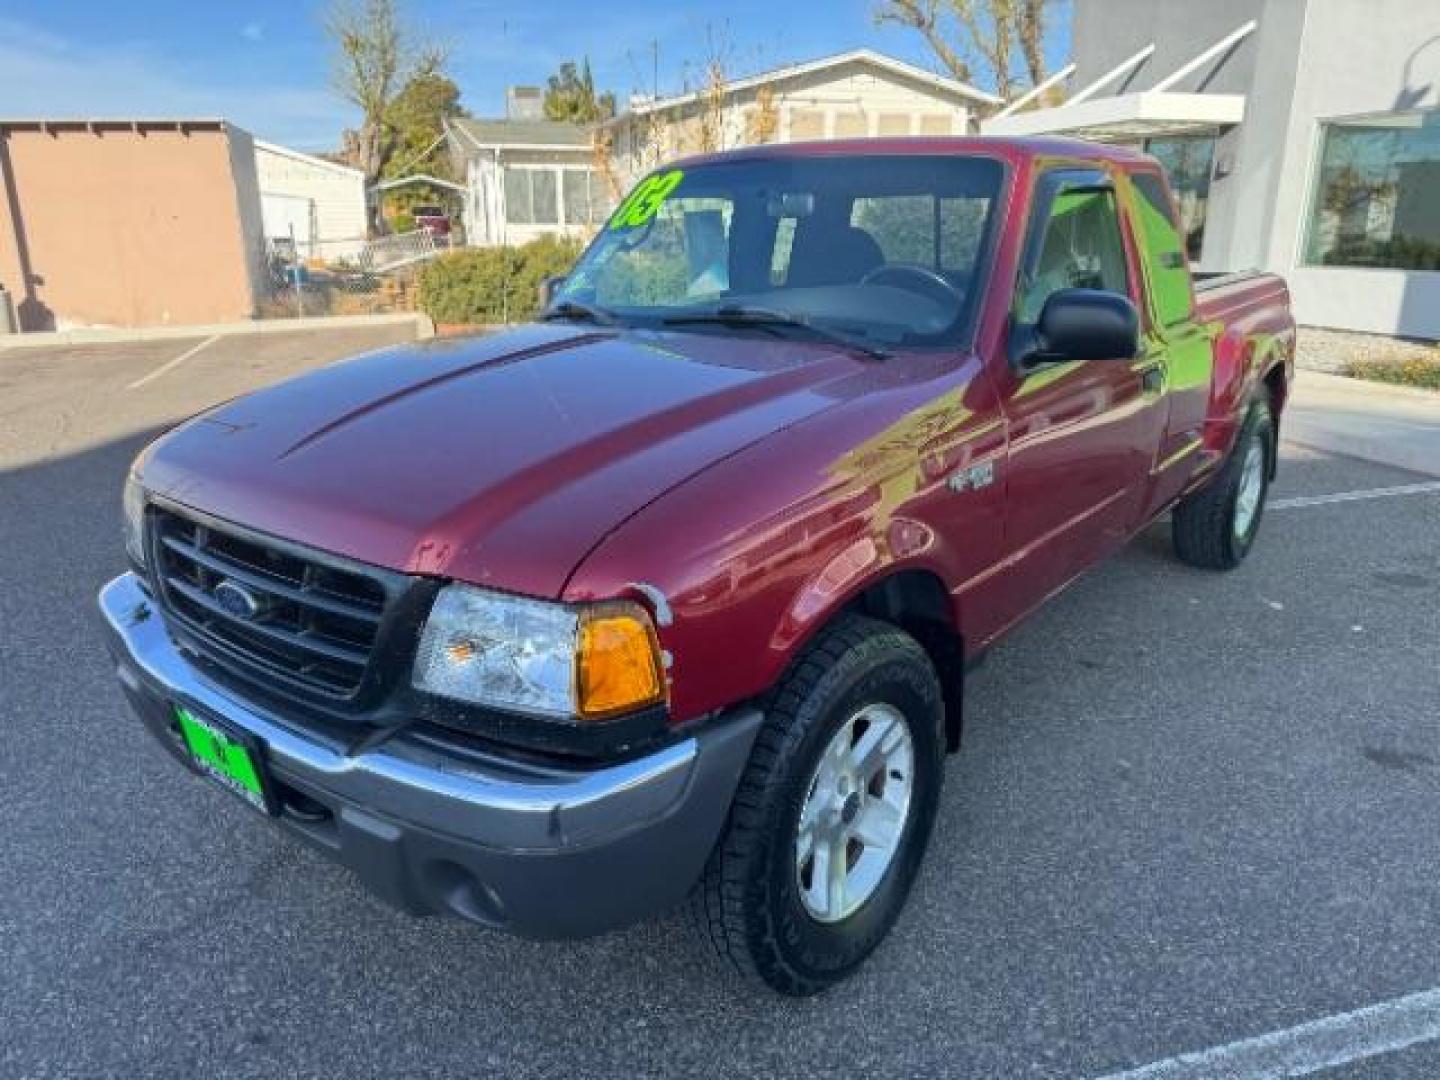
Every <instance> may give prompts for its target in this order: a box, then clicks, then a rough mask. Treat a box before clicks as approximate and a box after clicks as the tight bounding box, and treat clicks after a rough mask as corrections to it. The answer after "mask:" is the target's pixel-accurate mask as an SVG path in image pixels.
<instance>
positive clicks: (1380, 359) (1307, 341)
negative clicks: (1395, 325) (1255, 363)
mask: <svg viewBox="0 0 1440 1080" xmlns="http://www.w3.org/2000/svg"><path fill="white" fill-rule="evenodd" d="M1427 360H1428V361H1431V362H1435V363H1440V345H1437V344H1436V343H1434V342H1425V341H1406V340H1404V339H1402V338H1392V337H1384V336H1382V335H1380V334H1356V333H1350V332H1348V331H1344V330H1318V329H1316V328H1314V327H1310V326H1302V327H1300V331H1299V335H1298V340H1297V343H1296V348H1295V364H1296V366H1297V367H1300V368H1303V369H1305V370H1307V371H1324V372H1329V373H1330V374H1332V375H1345V374H1349V370H1348V369H1349V368H1350V366H1351V365H1352V364H1363V365H1370V364H1383V365H1385V366H1390V365H1394V366H1396V367H1398V366H1401V365H1403V364H1406V363H1410V362H1414V361H1420V362H1424V361H1427Z"/></svg>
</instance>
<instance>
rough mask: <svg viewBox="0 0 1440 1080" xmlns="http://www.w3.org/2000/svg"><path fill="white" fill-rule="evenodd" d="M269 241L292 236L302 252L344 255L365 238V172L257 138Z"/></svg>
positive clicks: (258, 171)
mask: <svg viewBox="0 0 1440 1080" xmlns="http://www.w3.org/2000/svg"><path fill="white" fill-rule="evenodd" d="M255 173H256V177H257V178H258V180H259V185H260V215H261V219H262V221H263V223H264V229H265V238H266V239H267V240H288V239H289V238H290V237H291V236H292V235H293V236H294V238H295V244H296V247H297V248H299V250H300V253H301V255H302V256H305V257H315V258H324V259H335V258H346V257H350V256H353V255H354V254H355V253H356V252H358V251H359V250H360V246H361V244H362V243H363V242H364V240H365V176H364V174H363V173H362V172H361V171H360V170H359V169H352V168H350V167H349V166H347V165H338V164H336V163H335V162H333V161H326V160H325V159H324V158H319V157H314V156H313V155H311V154H302V153H300V152H299V151H298V150H291V149H290V148H289V147H286V146H277V145H276V144H275V143H269V142H262V141H261V140H259V139H256V140H255Z"/></svg>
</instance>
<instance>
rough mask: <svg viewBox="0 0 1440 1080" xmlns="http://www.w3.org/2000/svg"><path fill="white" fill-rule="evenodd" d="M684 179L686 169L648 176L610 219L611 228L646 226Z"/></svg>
mask: <svg viewBox="0 0 1440 1080" xmlns="http://www.w3.org/2000/svg"><path fill="white" fill-rule="evenodd" d="M684 179H685V170H684V169H671V170H670V171H669V172H663V173H656V174H655V175H653V176H647V177H646V178H645V179H644V180H642V181H641V182H640V184H639V186H638V187H636V188H635V190H634V191H632V192H631V193H630V197H629V198H628V199H626V200H625V201H624V202H623V203H621V204H620V208H619V209H618V210H616V211H615V216H614V217H612V218H611V219H610V228H612V229H636V228H639V227H640V226H641V225H644V224H645V223H646V222H648V221H649V220H650V219H651V218H653V217H654V216H655V215H656V214H658V213H659V212H660V207H661V206H663V205H665V200H666V199H668V198H669V197H670V194H671V192H673V191H674V190H675V189H676V188H677V187H679V186H680V181H681V180H684Z"/></svg>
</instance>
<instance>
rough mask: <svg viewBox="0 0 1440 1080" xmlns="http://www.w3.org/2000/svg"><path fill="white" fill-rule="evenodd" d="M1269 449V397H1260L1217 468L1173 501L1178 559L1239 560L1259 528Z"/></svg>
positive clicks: (1221, 564)
mask: <svg viewBox="0 0 1440 1080" xmlns="http://www.w3.org/2000/svg"><path fill="white" fill-rule="evenodd" d="M1274 455H1275V423H1274V420H1273V419H1272V418H1271V416H1270V406H1269V403H1268V402H1266V401H1264V400H1259V401H1256V402H1255V403H1254V404H1253V405H1251V406H1250V411H1249V413H1248V414H1246V417H1245V422H1244V424H1242V425H1241V428H1240V434H1239V436H1238V437H1237V438H1236V440H1235V447H1234V449H1233V450H1232V451H1231V452H1230V457H1229V458H1228V459H1227V460H1226V462H1225V464H1224V466H1223V467H1222V468H1221V470H1220V472H1219V474H1218V475H1217V476H1216V477H1215V479H1214V480H1212V481H1211V482H1210V483H1209V484H1207V485H1206V486H1205V487H1203V488H1201V489H1200V490H1199V491H1197V492H1195V493H1194V494H1193V495H1190V496H1188V497H1187V498H1186V499H1184V500H1183V501H1182V502H1181V503H1180V504H1179V505H1178V506H1176V507H1175V513H1174V515H1173V516H1172V519H1171V521H1172V525H1171V528H1172V531H1173V535H1174V539H1175V553H1176V554H1177V555H1179V556H1180V559H1181V561H1182V562H1187V563H1189V564H1190V565H1191V566H1201V567H1205V568H1206V569H1211V570H1233V569H1234V568H1235V567H1237V566H1239V565H1240V563H1241V562H1242V561H1243V560H1244V558H1245V556H1246V555H1248V554H1249V553H1250V547H1251V545H1252V544H1254V542H1255V536H1256V534H1257V533H1259V531H1260V518H1261V517H1262V516H1263V515H1264V512H1265V496H1266V495H1267V494H1268V493H1269V490H1270V472H1271V463H1272V462H1273V461H1274Z"/></svg>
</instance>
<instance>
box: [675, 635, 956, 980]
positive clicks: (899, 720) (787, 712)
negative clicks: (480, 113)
mask: <svg viewBox="0 0 1440 1080" xmlns="http://www.w3.org/2000/svg"><path fill="white" fill-rule="evenodd" d="M942 731H943V705H942V696H941V692H940V686H939V683H938V680H937V679H936V676H935V671H934V668H933V667H932V666H931V664H930V661H929V658H928V657H927V656H926V654H925V651H924V650H923V649H922V648H921V647H920V646H919V644H917V643H916V641H915V640H914V639H913V638H911V637H909V636H908V635H907V634H905V633H903V632H902V631H900V630H897V629H896V628H894V627H893V626H890V625H889V624H887V623H882V622H878V621H876V620H873V619H867V618H862V617H859V616H845V617H844V618H843V619H841V620H840V621H839V622H837V623H836V624H835V626H833V627H832V628H831V629H829V630H828V631H826V632H825V633H824V634H823V635H822V636H821V637H820V638H819V639H818V640H817V641H816V642H815V644H814V645H812V646H811V648H810V649H809V650H808V651H807V653H806V654H805V656H804V658H803V659H802V660H801V661H800V662H799V663H798V664H797V665H796V667H795V668H794V669H793V670H792V672H791V673H790V675H789V676H788V677H787V678H786V680H785V682H784V683H783V684H782V686H781V687H780V689H779V690H778V691H777V692H776V694H775V695H774V697H773V700H772V702H771V704H770V707H769V708H768V709H767V711H766V718H765V723H764V725H763V726H762V727H761V730H760V733H759V735H758V736H757V737H756V743H755V748H754V750H753V751H752V754H751V759H750V762H749V764H748V765H747V766H746V770H745V773H744V775H743V777H742V778H741V782H740V787H739V790H738V792H737V794H736V798H735V803H734V805H733V807H732V809H731V814H730V819H729V821H728V822H727V824H726V828H725V832H724V833H723V834H722V836H721V838H720V841H719V842H718V844H717V845H716V847H715V850H714V852H713V853H712V855H711V857H710V861H709V863H708V865H707V866H706V869H705V873H704V875H703V876H702V878H701V880H700V882H699V884H698V885H697V886H696V888H695V891H694V893H693V894H692V896H691V902H690V908H691V912H692V915H693V916H694V921H695V924H696V928H697V930H698V931H699V932H700V934H701V937H702V938H703V940H704V943H705V944H706V945H707V946H708V947H709V948H710V949H711V950H712V951H713V952H714V954H715V955H716V956H718V957H719V958H720V960H721V961H722V962H723V963H724V965H725V966H726V967H728V968H730V969H732V970H736V971H739V972H740V973H741V974H742V975H745V976H748V977H750V978H754V979H758V980H760V981H763V982H764V983H766V984H768V985H769V986H770V987H772V988H773V989H775V990H778V991H780V992H781V993H784V994H792V995H802V994H813V993H815V992H817V991H819V990H823V989H824V988H825V987H826V986H829V985H831V984H832V983H835V982H837V981H839V980H840V979H842V978H844V977H845V976H847V975H849V974H850V973H851V972H852V971H854V970H855V969H856V968H857V967H859V965H860V964H861V963H862V962H863V961H864V960H865V958H866V957H867V956H869V954H870V953H871V951H872V950H873V949H874V948H875V947H876V946H877V945H878V944H879V943H880V941H881V940H882V939H883V938H884V937H885V935H886V934H887V933H888V932H889V930H890V927H891V926H892V925H893V924H894V922H895V920H896V918H897V917H898V916H899V914H900V910H901V908H902V907H903V906H904V903H905V899H906V897H907V895H908V894H909V891H910V886H911V884H912V882H913V881H914V879H915V875H916V872H917V871H918V869H919V866H920V860H921V857H922V856H923V855H924V852H925V846H926V843H927V841H928V839H929V836H930V831H931V826H932V825H933V823H934V819H935V812H936V807H937V805H938V800H939V793H940V781H941V773H942V760H943V753H944V748H943V739H942V734H941V733H942Z"/></svg>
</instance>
